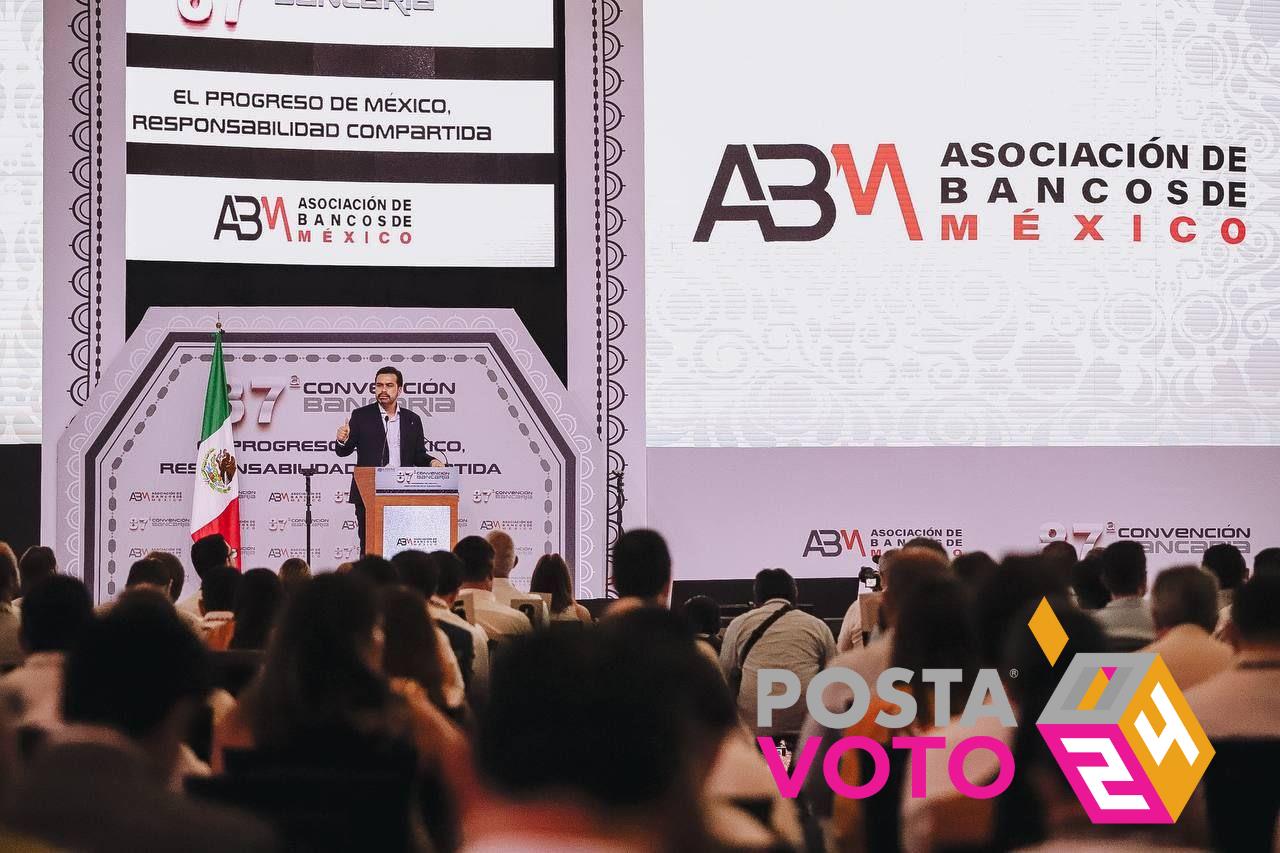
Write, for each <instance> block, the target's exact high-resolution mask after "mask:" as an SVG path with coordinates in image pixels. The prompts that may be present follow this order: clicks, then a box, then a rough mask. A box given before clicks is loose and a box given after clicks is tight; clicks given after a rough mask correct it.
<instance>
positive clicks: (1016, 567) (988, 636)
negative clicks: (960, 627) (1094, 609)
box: [974, 554, 1068, 667]
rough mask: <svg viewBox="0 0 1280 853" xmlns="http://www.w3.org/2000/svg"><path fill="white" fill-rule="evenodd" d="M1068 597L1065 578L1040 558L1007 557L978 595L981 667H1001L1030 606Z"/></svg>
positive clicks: (979, 590)
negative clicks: (1007, 646)
mask: <svg viewBox="0 0 1280 853" xmlns="http://www.w3.org/2000/svg"><path fill="white" fill-rule="evenodd" d="M1067 596H1068V589H1067V584H1066V582H1065V580H1064V579H1063V577H1062V575H1060V574H1058V573H1057V572H1056V571H1054V570H1053V568H1051V567H1050V566H1049V565H1047V564H1046V563H1045V561H1044V558H1043V557H1041V556H1040V555H1038V554H1037V555H1033V556H1020V555H1016V554H1015V555H1012V556H1008V557H1005V558H1004V562H1002V563H1001V564H1000V570H999V571H997V572H996V573H995V574H993V575H991V576H990V577H988V578H987V580H986V582H985V583H983V584H982V585H981V586H979V587H978V589H977V591H976V593H975V599H974V608H975V614H976V616H975V618H976V621H977V626H978V638H979V640H980V642H981V644H982V665H983V666H988V667H994V666H999V665H1000V657H1001V655H1002V654H1003V653H1004V644H1005V640H1006V638H1007V637H1008V636H1009V632H1010V631H1011V630H1014V629H1019V628H1021V624H1022V623H1020V622H1019V618H1020V616H1021V612H1022V610H1024V609H1025V608H1026V607H1027V605H1028V604H1034V603H1036V602H1039V601H1040V599H1042V598H1045V597H1062V598H1066V597H1067Z"/></svg>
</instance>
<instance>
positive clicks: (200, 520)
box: [191, 329, 240, 568]
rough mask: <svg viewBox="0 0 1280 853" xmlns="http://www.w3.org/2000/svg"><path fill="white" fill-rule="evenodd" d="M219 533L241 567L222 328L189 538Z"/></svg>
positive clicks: (198, 454) (218, 335) (237, 493)
mask: <svg viewBox="0 0 1280 853" xmlns="http://www.w3.org/2000/svg"><path fill="white" fill-rule="evenodd" d="M214 533H221V534H222V537H223V538H224V539H226V540H227V544H228V545H230V546H231V547H232V548H234V549H235V565H236V568H239V567H240V481H239V479H238V478H237V476H236V457H235V444H233V443H232V438H231V403H230V402H228V400H227V369H226V367H225V366H224V365H223V363H222V329H218V331H216V332H214V335H213V362H212V363H210V365H209V384H208V385H207V386H206V387H205V391H204V420H203V422H202V425H201V427H200V449H199V450H197V451H196V485H195V489H194V490H193V491H192V493H191V539H192V540H193V541H194V540H196V539H200V538H201V537H204V536H209V535H211V534H214Z"/></svg>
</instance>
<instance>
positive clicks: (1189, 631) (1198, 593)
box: [1143, 566, 1231, 691]
mask: <svg viewBox="0 0 1280 853" xmlns="http://www.w3.org/2000/svg"><path fill="white" fill-rule="evenodd" d="M1151 617H1152V619H1153V621H1154V622H1155V626H1156V636H1157V638H1158V639H1156V641H1155V642H1154V643H1152V644H1151V645H1149V646H1147V647H1146V648H1145V649H1143V651H1147V652H1155V653H1157V654H1158V655H1160V657H1161V659H1163V660H1164V662H1165V665H1166V666H1167V667H1169V673H1170V674H1171V675H1172V676H1173V680H1174V681H1176V682H1177V683H1178V687H1180V688H1181V689H1182V690H1183V691H1186V690H1189V689H1191V688H1192V687H1194V686H1195V685H1197V684H1199V683H1200V682H1202V681H1205V680H1207V679H1209V678H1211V677H1212V676H1215V675H1217V674H1218V673H1219V672H1222V671H1223V670H1224V669H1226V668H1227V667H1229V666H1231V647H1230V646H1228V645H1227V644H1226V643H1223V642H1220V641H1218V640H1215V639H1214V638H1213V631H1214V629H1215V628H1216V627H1217V624H1218V583H1217V581H1216V580H1215V579H1214V576H1213V575H1211V574H1209V573H1208V572H1206V571H1205V570H1203V569H1200V568H1197V567H1196V566H1179V567H1177V568H1172V569H1165V570H1164V571H1163V572H1161V573H1160V574H1158V575H1156V582H1155V584H1154V585H1153V586H1152V588H1151Z"/></svg>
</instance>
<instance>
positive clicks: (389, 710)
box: [213, 573, 461, 770]
mask: <svg viewBox="0 0 1280 853" xmlns="http://www.w3.org/2000/svg"><path fill="white" fill-rule="evenodd" d="M378 620H379V612H378V604H377V600H376V598H375V588H374V587H373V585H372V584H370V583H369V582H368V581H367V580H365V579H364V578H361V577H358V576H353V575H350V574H347V575H339V574H337V573H331V574H326V575H320V576H318V577H316V578H314V579H312V581H311V582H310V583H309V584H307V585H306V586H305V587H303V588H302V589H300V590H299V591H298V593H297V595H295V596H293V597H291V598H290V599H289V601H288V602H287V603H286V604H285V607H284V611H283V612H282V613H281V615H280V620H279V624H278V625H277V626H276V630H275V631H274V632H273V634H272V636H271V642H270V644H269V646H268V647H267V652H266V656H265V659H264V661H263V665H262V670H261V671H260V672H259V673H258V675H257V677H256V678H255V679H254V680H253V682H252V683H250V685H249V686H248V687H246V688H245V690H244V692H243V693H242V694H241V698H240V701H239V703H238V704H237V705H236V707H235V708H234V709H233V710H232V711H230V712H229V713H228V714H227V715H226V716H225V717H223V719H222V720H221V721H220V722H219V723H217V724H216V726H215V728H214V743H213V765H214V768H215V769H219V768H220V767H222V766H223V763H224V761H225V752H226V750H228V749H257V750H265V751H267V752H268V753H270V754H272V755H280V756H286V757H289V758H302V759H305V760H306V761H308V762H309V763H319V762H324V761H326V760H332V761H333V762H336V763H338V764H340V763H341V762H342V761H344V760H347V759H348V758H349V757H350V756H352V755H353V754H358V755H364V754H375V753H377V752H378V751H380V750H396V749H399V748H412V749H415V750H416V751H417V754H418V761H419V764H420V765H421V766H422V767H424V768H431V769H432V770H434V769H436V768H439V767H440V766H442V764H443V763H446V762H447V761H450V760H454V759H455V758H456V754H457V753H458V752H459V751H460V749H461V741H460V735H459V734H458V731H457V729H456V728H454V726H453V724H452V723H450V722H449V720H448V719H447V718H446V717H445V716H444V715H443V714H442V713H441V712H440V711H439V710H437V709H436V708H435V706H434V705H432V704H431V702H430V700H429V699H428V698H427V695H426V692H425V691H424V690H423V689H422V687H421V686H419V685H418V684H416V683H414V682H412V681H410V680H409V679H407V678H394V679H388V678H387V677H386V676H385V675H384V674H383V671H382V655H383V643H384V634H383V629H382V628H381V627H380V626H379V624H378Z"/></svg>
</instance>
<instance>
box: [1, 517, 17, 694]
mask: <svg viewBox="0 0 1280 853" xmlns="http://www.w3.org/2000/svg"><path fill="white" fill-rule="evenodd" d="M17 597H18V558H17V557H16V556H14V553H13V549H12V548H10V547H9V545H8V544H7V543H5V542H0V671H2V670H4V669H6V668H11V667H14V666H17V665H18V664H20V663H22V644H21V642H20V641H19V639H18V623H19V618H18V609H17V608H16V607H14V606H13V600H14V599H15V598H17Z"/></svg>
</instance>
